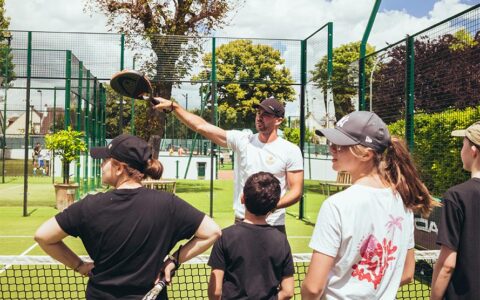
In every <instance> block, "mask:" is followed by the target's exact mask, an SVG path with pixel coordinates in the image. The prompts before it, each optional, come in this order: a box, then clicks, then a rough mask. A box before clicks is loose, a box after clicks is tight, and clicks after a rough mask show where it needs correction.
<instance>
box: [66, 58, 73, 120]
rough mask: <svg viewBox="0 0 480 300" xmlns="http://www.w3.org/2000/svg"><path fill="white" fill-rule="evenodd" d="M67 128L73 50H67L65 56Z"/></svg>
mask: <svg viewBox="0 0 480 300" xmlns="http://www.w3.org/2000/svg"><path fill="white" fill-rule="evenodd" d="M65 59H66V60H65V129H67V128H68V126H70V94H71V92H72V91H71V80H72V51H70V50H67V51H66V58H65Z"/></svg>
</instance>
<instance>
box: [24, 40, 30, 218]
mask: <svg viewBox="0 0 480 300" xmlns="http://www.w3.org/2000/svg"><path fill="white" fill-rule="evenodd" d="M27 47H28V48H27V49H28V50H27V95H26V98H27V99H26V109H25V111H26V116H25V117H26V118H25V151H24V158H23V159H24V161H23V216H24V217H27V216H28V211H27V210H28V208H27V206H28V164H29V157H28V149H29V139H30V127H29V126H30V87H31V81H32V32H31V31H29V32H28V46H27Z"/></svg>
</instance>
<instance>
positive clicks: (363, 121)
mask: <svg viewBox="0 0 480 300" xmlns="http://www.w3.org/2000/svg"><path fill="white" fill-rule="evenodd" d="M315 133H316V134H317V135H319V136H325V137H326V138H327V139H328V140H329V141H331V142H332V143H334V144H336V145H340V146H353V145H362V146H365V147H368V148H372V149H373V150H375V151H376V152H378V153H382V152H383V151H385V149H386V148H387V147H388V145H389V144H390V139H391V138H390V133H389V132H388V128H387V125H386V124H385V122H383V120H382V119H380V117H379V116H377V115H376V114H375V113H373V112H369V111H355V112H352V113H350V114H348V115H346V116H344V117H343V118H341V119H340V121H338V122H337V123H336V124H335V128H323V129H319V130H315Z"/></svg>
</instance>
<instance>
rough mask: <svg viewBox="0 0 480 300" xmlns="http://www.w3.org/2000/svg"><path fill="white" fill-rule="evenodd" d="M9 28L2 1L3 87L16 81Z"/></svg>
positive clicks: (0, 49) (0, 53) (0, 47)
mask: <svg viewBox="0 0 480 300" xmlns="http://www.w3.org/2000/svg"><path fill="white" fill-rule="evenodd" d="M9 26H10V18H8V17H6V16H5V0H0V31H1V32H0V76H2V77H3V80H2V82H1V86H2V87H5V86H7V85H8V84H9V83H10V82H11V81H12V80H14V79H15V73H14V72H13V68H14V66H13V55H12V54H11V48H10V45H9V43H10V42H11V40H12V34H11V32H9V31H8V27H9ZM5 78H7V79H5Z"/></svg>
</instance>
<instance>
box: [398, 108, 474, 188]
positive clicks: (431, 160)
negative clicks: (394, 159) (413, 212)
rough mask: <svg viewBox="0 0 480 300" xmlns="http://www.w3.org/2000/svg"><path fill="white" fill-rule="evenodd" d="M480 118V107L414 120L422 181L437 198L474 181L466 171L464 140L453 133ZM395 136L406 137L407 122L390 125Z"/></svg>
mask: <svg viewBox="0 0 480 300" xmlns="http://www.w3.org/2000/svg"><path fill="white" fill-rule="evenodd" d="M479 117H480V107H473V108H467V109H464V110H457V109H449V110H445V111H442V112H439V113H430V114H427V113H416V114H415V116H414V149H413V158H414V160H415V163H416V164H417V168H418V171H419V172H420V175H421V178H422V180H423V181H424V182H425V184H426V185H427V187H428V188H429V189H430V191H431V193H432V194H433V195H435V196H440V195H442V194H443V193H444V192H445V191H446V190H447V189H448V188H449V187H451V186H453V185H456V184H459V183H461V182H463V181H465V180H467V179H468V178H469V177H470V174H469V173H468V172H466V171H465V170H463V167H462V166H463V164H462V160H461V158H460V150H461V149H462V139H461V138H453V137H451V135H450V134H451V132H452V131H453V130H456V129H464V128H466V127H468V126H470V125H471V124H473V123H474V122H476V121H478V120H479ZM389 129H390V132H391V133H392V134H393V135H397V136H403V135H404V132H405V120H399V121H397V122H395V123H392V124H390V125H389Z"/></svg>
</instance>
